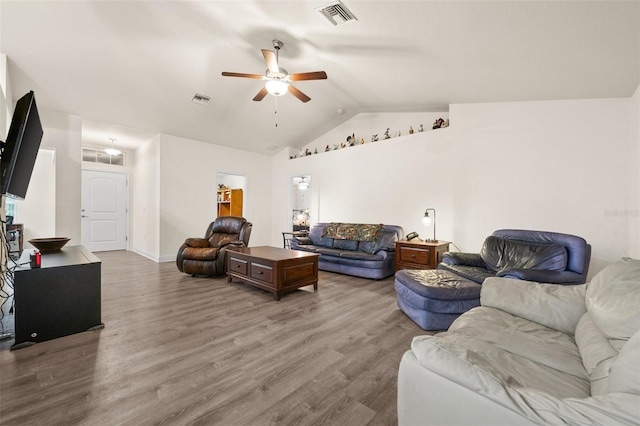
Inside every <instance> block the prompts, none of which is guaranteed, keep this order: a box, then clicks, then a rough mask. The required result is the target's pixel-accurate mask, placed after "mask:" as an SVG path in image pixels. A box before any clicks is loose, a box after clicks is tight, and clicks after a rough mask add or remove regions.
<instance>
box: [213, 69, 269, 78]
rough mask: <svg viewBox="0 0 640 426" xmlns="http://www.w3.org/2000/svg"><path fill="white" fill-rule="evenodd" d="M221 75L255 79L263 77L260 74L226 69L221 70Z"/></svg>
mask: <svg viewBox="0 0 640 426" xmlns="http://www.w3.org/2000/svg"><path fill="white" fill-rule="evenodd" d="M222 75H223V76H225V77H243V78H257V79H261V78H262V77H263V76H262V75H260V74H245V73H241V72H227V71H223V72H222Z"/></svg>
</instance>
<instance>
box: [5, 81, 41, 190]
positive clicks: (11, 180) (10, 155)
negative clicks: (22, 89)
mask: <svg viewBox="0 0 640 426" xmlns="http://www.w3.org/2000/svg"><path fill="white" fill-rule="evenodd" d="M43 134H44V133H43V131H42V124H41V123H40V115H38V107H37V106H36V98H35V96H34V94H33V91H31V92H29V93H27V94H26V95H24V96H23V97H21V98H20V99H19V100H18V102H16V108H15V110H14V111H13V118H12V119H11V126H10V127H9V133H8V134H7V140H6V142H4V144H3V145H2V161H0V163H1V164H0V178H1V179H2V187H1V190H2V192H1V194H2V195H5V194H6V195H9V196H11V197H15V198H22V199H24V197H26V195H27V188H28V187H29V181H30V180H31V174H32V172H33V166H34V164H35V163H36V156H37V155H38V149H40V141H41V140H42V135H43Z"/></svg>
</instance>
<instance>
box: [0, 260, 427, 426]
mask: <svg viewBox="0 0 640 426" xmlns="http://www.w3.org/2000/svg"><path fill="white" fill-rule="evenodd" d="M98 257H100V259H101V260H102V321H103V322H104V323H105V328H104V329H102V330H98V331H89V332H84V333H79V334H76V335H73V336H67V337H63V338H59V339H55V340H51V341H48V342H42V343H38V344H36V345H34V346H31V347H27V348H24V349H19V350H15V351H9V350H2V351H0V381H1V382H0V424H2V425H45V424H46V425H54V424H58V425H123V424H125V425H156V424H172V425H173V424H176V425H184V424H189V425H272V424H281V425H350V426H351V425H394V424H397V419H396V383H397V372H398V365H399V362H400V358H401V356H402V354H403V353H404V352H405V351H406V350H407V349H408V348H409V347H410V343H411V339H412V337H413V336H416V335H420V334H425V332H424V331H423V330H422V329H420V328H419V327H418V326H417V325H415V324H414V323H413V322H411V320H409V318H407V317H406V316H405V315H404V314H403V313H402V312H400V311H399V310H398V308H397V306H396V298H395V291H394V289H393V277H390V278H387V279H385V280H381V281H374V280H367V279H361V278H354V277H349V276H346V275H340V274H333V273H329V272H322V271H321V272H320V283H319V290H318V292H315V293H314V292H313V288H312V287H304V288H302V289H300V290H297V291H295V292H293V293H289V294H285V295H284V296H283V297H282V299H281V300H280V301H278V302H276V301H274V300H273V296H272V294H271V293H267V292H265V291H263V290H260V289H257V288H254V287H251V286H249V285H246V284H243V283H238V282H233V283H228V282H227V280H226V278H218V279H211V278H193V277H191V276H189V275H186V274H182V273H180V272H178V270H177V269H176V267H175V264H174V263H160V264H158V263H155V262H153V261H150V260H148V259H146V258H144V257H141V256H138V255H136V254H133V253H131V252H103V253H98ZM11 343H12V342H8V343H5V344H4V345H3V346H4V347H7V346H8V345H10V344H11Z"/></svg>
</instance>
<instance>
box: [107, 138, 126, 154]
mask: <svg viewBox="0 0 640 426" xmlns="http://www.w3.org/2000/svg"><path fill="white" fill-rule="evenodd" d="M109 140H110V141H111V148H105V149H104V152H106V153H107V154H109V155H110V156H111V155H120V154H122V151H120V150H119V149H115V147H114V146H113V143H114V142H115V141H116V139H115V138H109Z"/></svg>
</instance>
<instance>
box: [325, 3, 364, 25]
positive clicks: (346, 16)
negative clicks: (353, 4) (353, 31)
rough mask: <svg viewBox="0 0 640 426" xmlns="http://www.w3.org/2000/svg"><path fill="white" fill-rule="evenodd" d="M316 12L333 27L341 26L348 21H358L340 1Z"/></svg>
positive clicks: (326, 5)
mask: <svg viewBox="0 0 640 426" xmlns="http://www.w3.org/2000/svg"><path fill="white" fill-rule="evenodd" d="M316 10H317V11H318V12H320V13H322V14H323V15H324V17H325V18H327V19H328V20H329V22H331V23H332V24H333V25H342V24H346V23H347V22H349V21H357V20H358V18H356V17H355V15H354V14H353V13H351V11H350V10H349V9H347V7H346V6H345V5H344V4H342V2H340V1H334V2H332V3H329V4H325V5H324V6H322V7H319V8H317V9H316Z"/></svg>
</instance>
